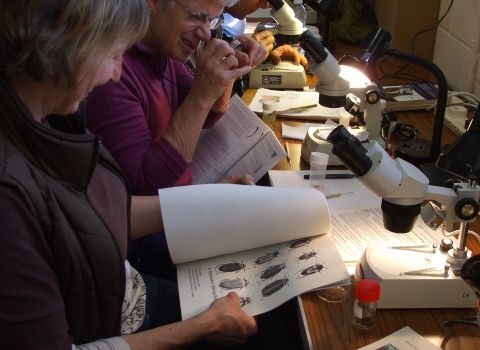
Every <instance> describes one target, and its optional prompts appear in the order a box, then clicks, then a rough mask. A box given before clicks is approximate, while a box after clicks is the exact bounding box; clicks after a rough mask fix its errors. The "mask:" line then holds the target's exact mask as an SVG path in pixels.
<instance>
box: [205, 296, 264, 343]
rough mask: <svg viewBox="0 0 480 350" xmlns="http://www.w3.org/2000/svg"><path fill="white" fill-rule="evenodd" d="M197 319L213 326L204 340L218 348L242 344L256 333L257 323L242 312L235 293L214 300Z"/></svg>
mask: <svg viewBox="0 0 480 350" xmlns="http://www.w3.org/2000/svg"><path fill="white" fill-rule="evenodd" d="M198 317H199V318H204V319H205V320H204V321H205V322H207V323H208V322H209V321H211V322H212V323H214V324H215V329H214V330H213V332H212V333H211V334H209V335H207V336H206V337H205V340H206V341H208V342H211V343H213V344H216V345H219V346H232V345H235V344H240V343H244V342H245V341H246V340H247V339H248V338H249V337H250V336H252V335H253V334H255V333H256V332H257V322H256V321H255V319H254V318H253V317H251V316H248V315H247V314H246V313H245V312H244V311H243V310H242V308H241V307H240V298H239V297H238V295H237V293H235V292H230V293H228V294H227V295H226V296H225V297H222V298H218V299H216V300H215V301H214V302H213V303H212V304H211V305H210V307H209V308H208V309H207V310H206V311H204V312H203V313H201V314H200V315H198Z"/></svg>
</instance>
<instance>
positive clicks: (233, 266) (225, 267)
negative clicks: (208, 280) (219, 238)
mask: <svg viewBox="0 0 480 350" xmlns="http://www.w3.org/2000/svg"><path fill="white" fill-rule="evenodd" d="M240 261H241V260H240ZM240 270H243V271H245V264H244V263H243V261H241V262H236V261H235V260H234V261H233V262H231V263H226V264H220V265H217V267H215V271H217V272H219V273H224V272H235V273H237V272H238V271H240Z"/></svg>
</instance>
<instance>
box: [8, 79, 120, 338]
mask: <svg viewBox="0 0 480 350" xmlns="http://www.w3.org/2000/svg"><path fill="white" fill-rule="evenodd" d="M67 118H70V119H67ZM57 121H59V123H57V126H58V125H61V124H65V125H68V126H69V128H70V129H72V131H73V132H74V133H73V134H68V133H65V132H61V131H59V130H56V129H53V128H48V127H45V126H43V125H41V124H40V123H38V122H35V121H34V120H33V118H32V117H31V115H30V113H29V112H28V110H27V109H26V107H25V106H24V105H23V103H22V102H21V101H20V100H19V98H18V97H17V95H16V94H15V93H14V92H13V91H12V90H11V88H10V87H9V85H8V83H7V82H6V81H5V80H4V78H3V77H1V76H0V166H1V168H0V183H1V184H3V185H9V186H12V187H13V188H15V189H16V190H17V191H18V192H19V193H20V194H21V195H22V196H23V198H24V201H25V203H26V204H27V205H28V207H29V209H30V211H31V213H32V215H33V216H34V217H35V218H36V220H37V221H38V223H39V225H40V226H41V228H42V231H43V233H44V236H45V239H46V240H47V242H48V243H49V246H50V248H51V251H52V255H53V258H54V264H55V265H54V269H55V273H56V275H57V277H58V281H59V286H60V292H61V295H62V297H63V299H64V302H65V314H66V320H67V322H68V325H69V334H70V335H71V336H72V337H73V340H74V343H76V344H83V343H87V342H90V341H93V340H97V339H101V338H107V337H113V336H118V335H120V323H121V314H122V303H123V298H124V293H125V268H124V261H123V259H122V256H121V254H120V251H119V249H118V246H117V243H116V241H115V239H114V237H113V236H112V233H111V232H110V231H109V229H108V228H107V226H106V225H105V224H104V222H103V221H102V219H101V218H100V216H99V215H98V214H97V213H96V212H95V210H94V209H93V208H92V206H91V205H90V204H89V202H88V200H87V198H86V190H87V186H88V183H89V181H90V178H91V176H92V174H93V171H94V169H95V166H96V165H97V162H98V163H100V164H102V165H103V166H105V167H107V168H108V169H109V170H111V171H112V172H114V173H115V174H117V176H118V177H119V178H120V179H121V180H122V182H123V183H124V184H125V188H126V191H129V188H128V184H127V181H126V180H125V178H124V177H123V175H122V174H121V171H120V170H119V169H118V167H117V166H116V163H115V162H114V160H113V159H112V158H111V157H110V155H109V154H108V152H107V151H106V150H105V148H104V147H103V146H102V145H101V142H100V140H99V139H98V138H97V137H95V136H93V135H91V134H86V133H85V130H84V128H83V130H80V129H82V127H81V126H82V124H83V123H82V121H83V119H82V118H79V116H78V115H76V116H75V115H72V116H70V117H61V119H58V120H57ZM128 198H130V196H128ZM127 207H128V208H130V203H128V204H127ZM127 215H129V213H127Z"/></svg>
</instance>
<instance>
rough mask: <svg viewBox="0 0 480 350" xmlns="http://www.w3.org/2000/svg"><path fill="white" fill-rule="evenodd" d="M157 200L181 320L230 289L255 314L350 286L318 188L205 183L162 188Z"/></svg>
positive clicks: (225, 293) (322, 197) (244, 306)
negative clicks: (301, 297) (313, 293)
mask: <svg viewBox="0 0 480 350" xmlns="http://www.w3.org/2000/svg"><path fill="white" fill-rule="evenodd" d="M159 198H160V203H161V207H162V214H163V220H164V226H165V235H166V239H167V243H168V248H169V251H170V256H171V258H172V261H173V262H174V263H175V264H176V265H177V280H178V290H179V295H180V306H181V310H182V318H184V319H185V318H189V317H192V316H194V315H196V314H198V313H200V312H202V311H204V310H206V309H207V308H208V307H209V306H210V304H211V303H212V302H213V301H214V300H215V299H217V298H220V297H222V296H225V295H227V294H228V293H229V292H236V293H237V294H238V295H239V297H240V303H241V306H242V308H243V310H244V311H245V312H246V313H248V314H249V315H251V316H254V315H257V314H261V313H264V312H267V311H269V310H271V309H273V308H275V307H277V306H279V305H281V304H283V303H285V302H286V301H288V300H289V299H291V298H293V297H295V296H297V295H298V294H301V293H304V292H307V291H310V290H314V289H319V288H325V287H326V286H327V285H329V286H330V285H335V284H341V285H344V284H349V283H350V279H349V274H348V271H347V269H346V268H345V265H344V264H343V263H342V257H341V256H340V253H339V252H338V250H337V249H336V247H335V243H334V242H333V239H332V237H331V236H330V234H329V233H330V230H331V224H330V216H329V211H328V206H327V202H326V199H325V196H324V195H323V194H322V193H321V192H320V191H317V190H315V189H312V188H301V189H299V188H274V187H267V186H242V185H231V184H208V185H196V186H181V187H173V188H165V189H160V190H159ZM185 218H188V220H185Z"/></svg>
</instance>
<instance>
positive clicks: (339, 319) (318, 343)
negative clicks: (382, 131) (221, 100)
mask: <svg viewBox="0 0 480 350" xmlns="http://www.w3.org/2000/svg"><path fill="white" fill-rule="evenodd" d="M410 69H413V70H415V69H419V68H418V67H411V68H410ZM416 73H417V76H418V75H422V74H423V75H424V76H425V75H428V73H426V72H416ZM313 79H314V78H313ZM424 79H429V78H428V77H426V78H424ZM311 82H312V81H310V82H309V83H308V84H311ZM389 83H391V84H397V83H400V84H403V83H405V82H404V81H401V82H397V81H392V82H389ZM255 92H256V90H254V89H249V90H247V91H246V92H245V94H244V95H243V97H242V100H243V101H244V102H245V103H246V104H247V105H248V104H250V102H251V100H252V99H253V97H254V95H255ZM395 114H396V115H397V117H398V120H397V122H401V123H407V124H412V125H415V126H416V127H417V128H418V130H419V138H420V139H429V140H430V139H431V137H432V129H433V128H432V126H433V122H434V113H433V111H431V112H426V111H424V110H418V111H403V112H395ZM470 115H473V113H471V114H470ZM277 118H278V117H277ZM303 122H304V121H302V120H296V119H292V118H283V117H282V118H278V119H277V122H276V124H275V129H274V131H275V135H276V136H277V138H278V139H279V141H280V143H281V144H282V145H283V144H285V140H284V139H283V138H282V133H281V128H282V124H286V125H290V126H300V125H301V124H302V123H303ZM456 139H457V136H456V135H455V134H454V133H453V132H452V131H451V130H450V129H448V128H446V127H444V128H443V133H442V145H446V144H451V143H453V142H454V141H455V140H456ZM288 143H289V148H290V155H291V165H289V163H288V161H287V160H286V159H283V160H282V161H280V163H278V164H277V165H276V166H275V167H274V168H273V169H275V170H308V169H309V164H308V163H306V162H305V161H304V160H303V159H302V158H301V141H295V140H288ZM393 148H394V144H393ZM329 168H330V167H329ZM333 168H338V167H333ZM470 229H471V230H473V231H475V232H477V233H480V222H479V220H477V221H476V222H475V223H473V224H471V225H470ZM467 247H468V248H469V249H470V250H472V252H473V253H474V255H475V254H479V253H480V244H479V242H478V241H477V240H476V239H475V237H473V236H471V235H470V236H469V237H468V240H467ZM352 278H353V277H352ZM298 300H299V306H300V312H301V315H302V316H303V318H304V323H306V325H305V326H306V327H305V329H304V334H303V335H304V336H306V337H307V338H305V339H304V345H305V347H306V348H311V349H335V350H338V349H348V350H350V349H358V348H360V347H363V346H366V345H368V344H371V343H373V342H375V341H377V340H380V339H382V338H384V337H386V336H388V335H390V334H391V333H393V332H395V331H397V330H399V329H401V328H403V327H405V326H409V327H410V328H412V329H413V330H414V331H416V332H417V333H419V334H420V335H422V336H423V337H425V338H426V339H428V340H429V341H431V342H432V343H433V344H435V345H437V346H439V347H441V348H442V349H461V350H467V349H480V329H479V328H475V327H472V326H466V325H454V326H450V327H445V326H443V322H444V321H445V320H456V319H460V318H465V317H469V316H474V315H476V314H477V310H476V309H475V308H472V309H379V310H377V318H376V321H375V326H374V327H373V328H372V329H370V330H368V331H361V330H358V329H356V328H355V327H353V326H352V310H353V297H352V295H350V296H349V298H348V299H347V300H346V301H345V302H342V303H328V302H325V301H323V300H322V299H320V298H319V297H318V296H317V295H316V292H309V293H305V294H303V295H301V296H299V297H298Z"/></svg>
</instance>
